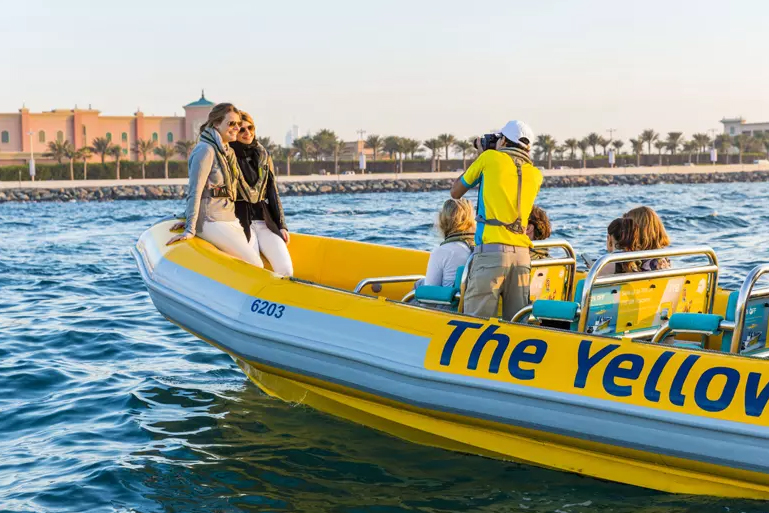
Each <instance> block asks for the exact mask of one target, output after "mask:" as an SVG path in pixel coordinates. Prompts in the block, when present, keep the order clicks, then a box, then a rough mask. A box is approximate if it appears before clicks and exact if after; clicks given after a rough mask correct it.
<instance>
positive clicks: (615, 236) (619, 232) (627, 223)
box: [600, 217, 641, 275]
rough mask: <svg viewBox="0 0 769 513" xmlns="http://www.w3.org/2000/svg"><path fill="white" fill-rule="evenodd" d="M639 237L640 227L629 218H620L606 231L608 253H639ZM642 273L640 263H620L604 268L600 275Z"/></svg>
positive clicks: (610, 224)
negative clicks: (612, 267)
mask: <svg viewBox="0 0 769 513" xmlns="http://www.w3.org/2000/svg"><path fill="white" fill-rule="evenodd" d="M638 249H639V235H638V225H637V224H636V222H635V221H633V220H632V219H631V218H629V217H620V218H618V219H615V220H614V221H612V222H611V223H609V227H608V228H607V229H606V251H608V252H609V253H614V252H615V251H638ZM640 271H641V262H640V261H631V262H619V263H616V264H614V270H613V272H612V269H611V267H604V268H603V269H602V270H601V272H600V275H611V274H624V273H634V272H640Z"/></svg>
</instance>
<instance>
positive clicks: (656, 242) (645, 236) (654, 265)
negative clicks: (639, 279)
mask: <svg viewBox="0 0 769 513" xmlns="http://www.w3.org/2000/svg"><path fill="white" fill-rule="evenodd" d="M622 217H625V218H629V219H632V220H633V221H634V222H635V224H636V226H637V228H638V249H637V251H646V250H650V249H663V248H666V247H668V246H670V237H668V232H667V231H666V230H665V225H663V224H662V219H660V216H658V215H657V212H655V211H654V209H652V208H651V207H647V206H641V207H637V208H634V209H632V210H630V211H628V212H627V213H625V215H624V216H622ZM670 267H671V264H670V260H668V259H667V258H652V259H648V260H643V261H641V266H640V269H641V270H642V271H656V270H657V269H669V268H670Z"/></svg>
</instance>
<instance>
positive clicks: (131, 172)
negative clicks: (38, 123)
mask: <svg viewBox="0 0 769 513" xmlns="http://www.w3.org/2000/svg"><path fill="white" fill-rule="evenodd" d="M19 172H21V180H22V181H25V182H28V181H29V180H30V178H29V166H27V165H22V166H2V167H0V181H3V182H15V181H18V179H19ZM163 173H164V166H163V162H158V161H154V160H153V161H151V162H147V171H146V176H147V178H163ZM168 176H169V178H187V162H185V161H178V160H171V161H169V162H168ZM141 177H142V166H141V162H134V161H129V160H125V161H121V162H120V178H121V179H126V178H133V179H137V178H141ZM114 178H115V163H114V162H107V163H105V164H100V163H93V164H91V163H89V164H88V179H89V180H112V179H114ZM82 179H83V163H82V162H77V163H76V164H75V180H82ZM35 180H38V181H41V180H43V181H44V180H69V163H66V164H37V165H35Z"/></svg>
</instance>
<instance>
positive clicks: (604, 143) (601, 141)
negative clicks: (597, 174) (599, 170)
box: [598, 136, 611, 156]
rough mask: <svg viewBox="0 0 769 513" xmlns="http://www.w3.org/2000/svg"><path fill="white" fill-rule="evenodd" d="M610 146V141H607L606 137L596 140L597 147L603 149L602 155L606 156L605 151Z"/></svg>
mask: <svg viewBox="0 0 769 513" xmlns="http://www.w3.org/2000/svg"><path fill="white" fill-rule="evenodd" d="M610 144H611V139H607V138H606V137H603V136H601V137H599V138H598V146H600V147H601V148H603V154H604V156H605V155H606V150H607V149H608V148H609V145H610Z"/></svg>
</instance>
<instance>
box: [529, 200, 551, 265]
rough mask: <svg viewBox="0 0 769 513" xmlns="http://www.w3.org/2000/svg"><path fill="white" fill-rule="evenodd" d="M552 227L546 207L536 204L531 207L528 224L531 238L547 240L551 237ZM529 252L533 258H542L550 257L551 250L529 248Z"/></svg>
mask: <svg viewBox="0 0 769 513" xmlns="http://www.w3.org/2000/svg"><path fill="white" fill-rule="evenodd" d="M551 231H552V227H551V226H550V219H549V218H548V217H547V212H545V211H544V209H541V208H539V207H538V206H537V205H534V206H533V207H532V208H531V214H529V224H528V225H526V235H528V237H529V238H530V239H531V240H533V241H534V240H545V239H548V238H549V237H550V233H551ZM529 254H530V255H531V259H532V260H542V259H543V258H550V252H549V251H548V250H547V248H542V249H536V248H531V249H529Z"/></svg>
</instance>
